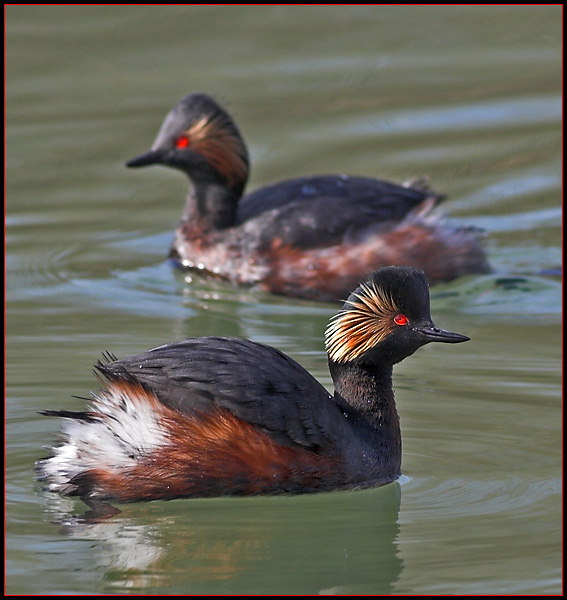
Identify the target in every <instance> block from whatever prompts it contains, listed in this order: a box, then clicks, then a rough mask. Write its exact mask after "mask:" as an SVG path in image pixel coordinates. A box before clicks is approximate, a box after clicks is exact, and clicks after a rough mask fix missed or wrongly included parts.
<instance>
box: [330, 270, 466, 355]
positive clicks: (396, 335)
mask: <svg viewBox="0 0 567 600" xmlns="http://www.w3.org/2000/svg"><path fill="white" fill-rule="evenodd" d="M468 339H469V338H468V337H466V336H464V335H460V334H458V333H452V332H450V331H444V330H443V329H439V328H437V327H436V326H435V325H434V324H433V321H432V320H431V315H430V309H429V286H428V283H427V279H426V277H425V274H424V273H423V271H419V270H418V269H414V268H412V267H385V268H383V269H380V270H378V271H376V272H375V273H373V274H372V275H371V276H370V278H369V279H368V281H366V282H364V283H362V284H361V285H360V286H359V287H358V288H357V289H356V290H355V291H354V292H353V293H352V294H351V295H350V297H349V299H348V300H347V301H346V302H345V304H344V306H343V308H342V310H341V311H340V312H339V313H338V314H337V315H336V316H335V317H334V318H333V319H332V320H331V322H330V323H329V326H328V327H327V331H326V347H327V353H328V355H329V361H330V362H332V363H335V364H345V363H358V364H366V365H369V366H372V365H376V366H379V365H384V366H386V365H394V364H395V363H398V362H400V361H401V360H403V359H404V358H406V357H407V356H410V355H411V354H413V353H414V352H415V351H416V350H417V349H418V348H420V347H421V346H424V345H425V344H428V343H429V342H446V343H453V344H455V343H458V342H466V341H467V340H468Z"/></svg>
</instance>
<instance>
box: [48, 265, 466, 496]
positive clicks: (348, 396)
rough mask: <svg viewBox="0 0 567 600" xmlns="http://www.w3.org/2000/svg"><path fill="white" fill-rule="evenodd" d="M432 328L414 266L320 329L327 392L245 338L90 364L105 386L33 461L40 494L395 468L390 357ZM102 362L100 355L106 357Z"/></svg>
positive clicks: (180, 491) (339, 482)
mask: <svg viewBox="0 0 567 600" xmlns="http://www.w3.org/2000/svg"><path fill="white" fill-rule="evenodd" d="M468 339H469V338H468V337H466V336H463V335H460V334H457V333H451V332H448V331H444V330H442V329H438V328H437V327H436V326H435V325H434V324H433V322H432V320H431V316H430V309H429V290H428V284H427V280H426V277H425V275H424V273H423V272H422V271H419V270H416V269H413V268H410V267H385V268H383V269H380V270H379V271H377V272H376V273H374V274H373V275H372V276H371V277H370V279H369V280H368V281H366V282H365V283H363V284H361V285H360V286H359V287H358V288H357V289H356V290H355V291H354V292H353V293H352V294H351V295H350V297H349V298H348V300H347V301H346V302H345V304H344V306H343V308H342V310H341V311H340V312H339V313H338V314H337V315H336V316H335V317H334V318H333V319H332V320H331V322H330V324H329V326H328V328H327V331H326V349H327V353H328V358H329V368H330V372H331V375H332V378H333V382H334V385H335V390H334V394H333V395H330V394H329V393H328V391H327V390H326V389H325V388H324V387H323V386H322V385H321V384H320V383H319V382H318V381H317V380H316V379H315V378H314V377H313V376H311V375H310V374H309V373H308V372H307V371H306V370H305V369H304V368H303V367H301V366H300V365H299V364H298V363H296V362H295V361H294V360H292V359H291V358H289V357H288V356H286V355H285V354H282V353H281V352H280V351H279V350H276V349H275V348H271V347H269V346H265V345H262V344H257V343H254V342H251V341H249V340H245V339H238V338H225V337H203V338H192V339H188V340H185V341H182V342H177V343H172V344H166V345H164V346H160V347H158V348H154V349H153V350H149V351H148V352H145V353H144V354H140V355H138V356H134V357H131V358H125V359H121V360H116V359H115V358H114V357H111V359H112V362H107V361H106V362H105V363H104V364H103V363H101V362H99V364H98V365H97V367H96V369H97V371H98V373H99V374H100V378H101V379H102V380H103V381H104V382H105V383H106V389H104V390H102V391H100V392H99V393H97V394H95V395H93V400H92V404H91V406H90V407H89V408H88V409H87V410H86V411H85V412H71V411H57V410H55V411H46V412H45V413H44V414H47V415H54V416H59V417H64V418H66V419H67V422H66V424H65V425H64V428H63V433H62V441H61V444H60V445H59V446H57V447H55V448H53V450H52V452H51V456H50V457H49V458H46V459H44V460H41V461H39V462H38V464H37V468H38V471H39V477H40V478H41V479H43V480H44V481H46V482H47V483H48V486H47V487H48V489H49V490H51V491H55V492H59V493H62V494H65V495H71V496H80V497H81V498H82V499H83V500H84V501H85V502H87V503H88V504H90V505H91V506H92V505H93V504H96V503H97V502H108V501H117V502H134V501H144V500H159V499H161V500H171V499H173V498H180V497H199V496H201V497H202V496H221V495H249V494H282V493H307V492H318V491H324V490H333V489H345V488H346V489H348V488H354V487H363V486H377V485H383V484H386V483H388V482H391V481H393V480H395V479H397V478H398V477H399V476H400V465H401V453H402V447H401V435H400V425H399V418H398V413H397V411H396V404H395V402H394V392H393V389H392V370H393V365H394V364H396V363H398V362H400V361H401V360H403V359H404V358H406V357H407V356H410V355H411V354H413V353H414V352H415V351H416V350H417V349H418V348H420V347H421V346H423V345H424V344H428V343H429V342H448V343H458V342H464V341H467V340H468ZM107 358H108V357H107Z"/></svg>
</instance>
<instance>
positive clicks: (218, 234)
mask: <svg viewBox="0 0 567 600" xmlns="http://www.w3.org/2000/svg"><path fill="white" fill-rule="evenodd" d="M153 164H160V165H166V166H169V167H174V168H176V169H179V170H181V171H183V172H184V173H185V174H186V175H187V176H188V177H189V180H190V190H189V195H188V198H187V203H186V206H185V210H184V212H183V217H182V221H181V223H180V225H179V226H178V228H177V230H176V232H175V239H174V241H173V245H172V248H171V257H172V258H173V259H175V260H176V262H177V263H178V264H179V266H181V267H183V268H186V269H192V270H196V271H200V272H202V273H206V274H207V275H209V276H214V277H219V278H223V279H226V280H229V281H231V282H233V283H236V284H240V285H256V286H258V287H260V288H261V289H263V290H265V291H268V292H272V293H276V294H284V295H287V296H295V297H300V298H309V299H315V300H324V301H338V300H340V299H342V298H345V297H346V296H347V295H348V294H349V292H350V291H351V290H352V289H353V288H354V287H356V285H357V284H358V282H359V281H361V280H362V279H364V278H365V277H367V275H368V274H369V273H371V272H373V271H374V270H376V269H378V268H379V267H382V266H387V265H411V266H415V267H417V268H420V269H423V270H424V271H425V273H426V275H427V277H428V279H429V282H430V283H431V284H433V283H439V282H444V281H450V280H452V279H455V278H457V277H460V276H463V275H467V274H473V273H485V272H488V271H489V265H488V262H487V259H486V256H485V254H484V252H483V250H482V249H481V247H480V246H479V243H478V239H477V238H478V233H477V232H476V231H474V230H472V229H471V228H455V227H450V226H448V225H447V224H446V223H444V222H443V221H442V219H440V218H439V216H438V215H437V216H436V215H433V214H431V210H432V209H433V208H434V207H435V206H436V205H437V204H438V203H439V202H440V201H441V200H442V198H443V196H441V195H438V194H435V193H432V192H430V191H429V190H428V189H427V188H426V187H425V186H422V185H419V184H407V185H398V184H394V183H389V182H386V181H381V180H378V179H371V178H365V177H350V176H343V175H319V176H313V177H302V178H299V179H291V180H287V181H282V182H279V183H276V184H273V185H269V186H267V187H263V188H261V189H259V190H256V191H255V192H253V193H251V194H247V195H246V196H242V194H243V192H244V188H245V186H246V182H247V180H248V171H249V164H248V152H247V150H246V145H245V143H244V140H243V139H242V136H241V135H240V132H239V131H238V129H237V127H236V125H235V124H234V122H233V120H232V119H231V117H230V116H229V115H228V114H227V113H226V111H225V110H223V109H222V108H221V107H220V106H219V105H218V104H217V103H216V102H215V101H214V100H213V99H212V98H210V97H209V96H207V95H205V94H191V95H189V96H187V97H186V98H184V99H183V100H181V101H180V102H179V103H178V104H176V105H175V106H174V107H173V109H172V110H171V112H170V113H169V114H168V115H167V117H166V119H165V121H164V123H163V125H162V127H161V130H160V132H159V133H158V136H157V138H156V140H155V142H154V145H153V146H152V149H151V150H150V151H149V152H147V153H145V154H142V155H141V156H139V157H137V158H134V159H132V160H130V161H129V162H127V163H126V165H127V166H128V167H142V166H146V165H153Z"/></svg>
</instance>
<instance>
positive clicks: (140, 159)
mask: <svg viewBox="0 0 567 600" xmlns="http://www.w3.org/2000/svg"><path fill="white" fill-rule="evenodd" d="M163 154H164V152H163V150H150V151H149V152H146V153H145V154H141V155H140V156H137V157H136V158H132V159H131V160H129V161H128V162H127V163H126V166H127V167H146V166H147V165H157V164H161V163H162V159H163Z"/></svg>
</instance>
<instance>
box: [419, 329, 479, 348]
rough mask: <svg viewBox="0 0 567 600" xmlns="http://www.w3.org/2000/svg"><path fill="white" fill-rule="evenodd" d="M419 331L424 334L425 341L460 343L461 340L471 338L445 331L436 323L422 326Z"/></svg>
mask: <svg viewBox="0 0 567 600" xmlns="http://www.w3.org/2000/svg"><path fill="white" fill-rule="evenodd" d="M417 331H419V333H420V334H421V335H422V337H423V339H424V341H425V342H445V343H446V344H459V343H460V342H468V341H469V340H470V339H471V338H469V337H467V336H466V335H461V334H460V333H453V332H452V331H445V330H444V329H439V328H438V327H435V325H431V326H427V327H420V328H419V329H418V330H417Z"/></svg>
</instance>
